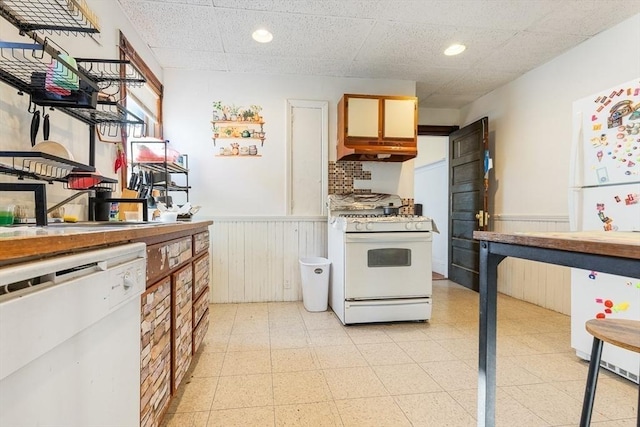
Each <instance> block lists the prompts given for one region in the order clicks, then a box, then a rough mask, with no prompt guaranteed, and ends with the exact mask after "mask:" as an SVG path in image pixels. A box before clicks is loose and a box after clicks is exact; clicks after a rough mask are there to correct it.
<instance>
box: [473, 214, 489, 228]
mask: <svg viewBox="0 0 640 427" xmlns="http://www.w3.org/2000/svg"><path fill="white" fill-rule="evenodd" d="M489 217H490V215H489V212H485V211H483V210H479V211H478V213H477V214H476V219H477V220H478V226H479V227H480V228H484V226H485V225H488V224H489Z"/></svg>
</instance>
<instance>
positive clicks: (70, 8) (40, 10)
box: [0, 0, 100, 35]
mask: <svg viewBox="0 0 640 427" xmlns="http://www.w3.org/2000/svg"><path fill="white" fill-rule="evenodd" d="M0 15H2V17H4V18H5V19H6V20H7V21H9V22H10V23H11V24H13V25H14V26H15V27H16V28H18V30H20V32H21V33H28V32H31V31H42V32H47V33H50V34H64V35H69V34H74V35H78V34H79V35H85V34H92V33H99V32H100V26H99V24H98V17H97V16H96V14H95V13H93V12H92V11H91V10H90V9H89V7H88V5H87V2H86V0H0Z"/></svg>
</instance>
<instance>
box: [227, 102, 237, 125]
mask: <svg viewBox="0 0 640 427" xmlns="http://www.w3.org/2000/svg"><path fill="white" fill-rule="evenodd" d="M238 110H239V108H238V107H237V106H236V105H235V104H232V105H231V107H229V120H231V121H232V122H235V121H236V120H238Z"/></svg>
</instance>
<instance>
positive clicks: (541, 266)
mask: <svg viewBox="0 0 640 427" xmlns="http://www.w3.org/2000/svg"><path fill="white" fill-rule="evenodd" d="M493 225H494V228H493V231H497V232H514V231H569V218H568V217H566V216H544V215H495V216H494V217H493ZM498 292H501V293H503V294H505V295H509V296H512V297H514V298H517V299H520V300H523V301H527V302H530V303H532V304H536V305H539V306H541V307H544V308H548V309H550V310H554V311H557V312H560V313H563V314H566V315H571V269H570V268H568V267H562V266H558V265H552V264H546V263H542V262H536V261H529V260H522V259H517V258H506V259H505V260H504V261H502V262H501V263H500V265H499V266H498Z"/></svg>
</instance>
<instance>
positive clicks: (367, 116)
mask: <svg viewBox="0 0 640 427" xmlns="http://www.w3.org/2000/svg"><path fill="white" fill-rule="evenodd" d="M345 113H346V116H347V128H346V135H347V136H348V137H349V136H351V137H364V138H378V136H379V135H380V123H379V121H380V100H378V99H376V98H349V100H348V108H345Z"/></svg>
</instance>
